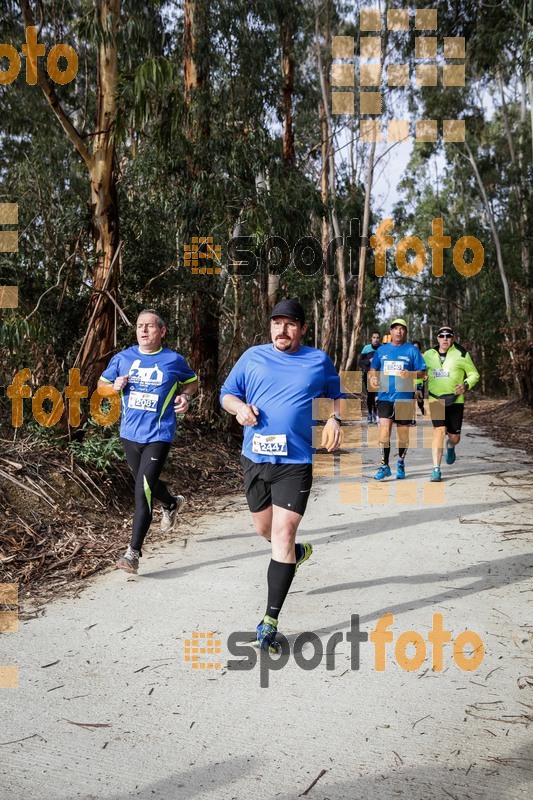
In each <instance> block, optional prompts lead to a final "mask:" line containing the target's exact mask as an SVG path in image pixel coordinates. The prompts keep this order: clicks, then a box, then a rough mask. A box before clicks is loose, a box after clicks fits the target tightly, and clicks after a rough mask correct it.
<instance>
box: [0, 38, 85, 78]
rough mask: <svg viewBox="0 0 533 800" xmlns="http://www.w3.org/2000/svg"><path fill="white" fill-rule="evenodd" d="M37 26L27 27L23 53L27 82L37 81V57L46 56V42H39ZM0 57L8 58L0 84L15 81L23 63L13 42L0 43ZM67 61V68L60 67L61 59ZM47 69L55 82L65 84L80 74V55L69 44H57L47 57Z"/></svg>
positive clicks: (1, 73) (1, 71) (0, 76)
mask: <svg viewBox="0 0 533 800" xmlns="http://www.w3.org/2000/svg"><path fill="white" fill-rule="evenodd" d="M37 32H38V31H37V27H36V26H35V25H31V26H30V27H28V28H26V44H23V45H22V55H23V56H25V57H26V83H28V84H30V86H35V84H36V83H37V59H38V58H39V57H40V56H44V54H45V53H46V48H45V46H44V44H39V43H38V42H37ZM0 58H7V61H8V68H7V69H0V85H2V84H4V85H5V84H7V83H13V81H14V80H16V79H17V78H18V76H19V73H20V70H21V67H22V63H21V60H20V56H19V54H18V53H17V51H16V50H15V48H14V47H13V45H11V44H0ZM61 58H62V59H64V61H65V62H66V68H65V69H59V62H60V59H61ZM46 71H47V72H48V75H49V76H50V78H51V79H52V80H53V81H54V83H59V84H61V85H64V84H66V83H70V82H71V81H73V80H74V78H75V77H76V75H77V74H78V55H77V53H76V51H75V50H74V49H73V48H72V47H70V45H68V44H56V45H54V47H52V48H50V50H49V52H48V56H47V58H46Z"/></svg>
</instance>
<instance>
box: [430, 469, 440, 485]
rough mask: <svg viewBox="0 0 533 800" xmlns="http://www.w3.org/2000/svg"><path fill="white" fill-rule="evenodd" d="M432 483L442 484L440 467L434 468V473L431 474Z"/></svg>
mask: <svg viewBox="0 0 533 800" xmlns="http://www.w3.org/2000/svg"><path fill="white" fill-rule="evenodd" d="M430 481H431V483H440V481H441V477H440V467H433V472H432V473H431V478H430Z"/></svg>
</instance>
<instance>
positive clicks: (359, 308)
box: [346, 142, 376, 370]
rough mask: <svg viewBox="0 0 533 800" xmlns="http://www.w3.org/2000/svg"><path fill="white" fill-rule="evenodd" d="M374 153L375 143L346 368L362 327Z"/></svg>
mask: <svg viewBox="0 0 533 800" xmlns="http://www.w3.org/2000/svg"><path fill="white" fill-rule="evenodd" d="M375 153H376V143H375V142H372V143H371V145H370V152H369V154H368V171H367V176H366V188H365V206H364V211H363V228H362V231H361V245H360V248H359V273H358V275H357V292H356V295H355V307H354V318H353V325H352V333H351V337H350V349H349V351H348V358H347V360H346V369H347V370H350V369H355V353H356V348H357V342H358V339H359V336H360V335H361V328H362V327H363V311H364V295H365V276H366V273H365V262H366V251H367V247H368V244H367V243H368V233H369V230H368V228H369V225H370V197H371V194H372V183H373V180H374V158H375Z"/></svg>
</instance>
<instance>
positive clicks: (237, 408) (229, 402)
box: [221, 394, 259, 425]
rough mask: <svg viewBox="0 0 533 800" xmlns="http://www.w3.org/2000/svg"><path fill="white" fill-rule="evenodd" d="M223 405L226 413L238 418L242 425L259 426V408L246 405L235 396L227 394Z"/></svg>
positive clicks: (222, 401)
mask: <svg viewBox="0 0 533 800" xmlns="http://www.w3.org/2000/svg"><path fill="white" fill-rule="evenodd" d="M221 405H222V408H223V409H224V411H227V412H228V413H229V414H233V416H234V417H237V422H238V423H239V424H240V425H257V416H258V415H259V409H258V408H257V406H253V405H251V404H249V403H245V402H244V401H243V400H240V399H239V398H238V397H236V396H235V395H234V394H225V395H224V397H223V398H222V400H221Z"/></svg>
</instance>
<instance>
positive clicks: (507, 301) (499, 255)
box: [464, 141, 512, 320]
mask: <svg viewBox="0 0 533 800" xmlns="http://www.w3.org/2000/svg"><path fill="white" fill-rule="evenodd" d="M464 144H465V150H466V152H467V153H468V160H469V161H470V164H471V165H472V169H473V171H474V175H475V178H476V181H477V185H478V187H479V191H480V193H481V197H482V198H483V204H484V206H485V211H486V212H487V217H488V220H489V225H490V230H491V233H492V239H493V242H494V249H495V250H496V261H497V263H498V269H499V271H500V278H501V281H502V286H503V295H504V298H505V311H506V314H507V319H508V320H510V319H511V314H512V305H511V293H510V290H509V281H508V279H507V273H506V272H505V264H504V263H503V255H502V248H501V245H500V236H499V234H498V229H497V228H496V222H495V220H494V214H493V213H492V208H491V205H490V203H489V198H488V196H487V191H486V189H485V184H484V183H483V180H482V178H481V175H480V173H479V169H478V167H477V163H476V159H475V158H474V154H473V152H472V150H471V148H470V145H469V144H468V142H466V141H465V143H464Z"/></svg>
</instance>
